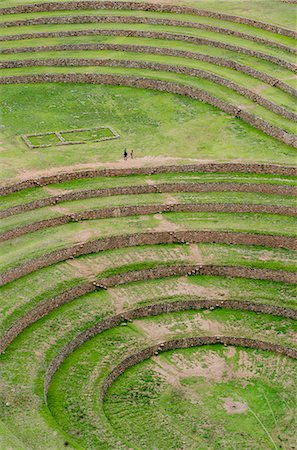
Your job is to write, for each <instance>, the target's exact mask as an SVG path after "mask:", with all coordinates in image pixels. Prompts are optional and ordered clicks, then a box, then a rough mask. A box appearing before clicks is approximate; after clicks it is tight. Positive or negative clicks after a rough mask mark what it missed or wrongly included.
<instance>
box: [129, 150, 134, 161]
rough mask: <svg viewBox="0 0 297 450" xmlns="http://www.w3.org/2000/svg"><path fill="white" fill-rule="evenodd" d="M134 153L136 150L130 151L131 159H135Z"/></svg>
mask: <svg viewBox="0 0 297 450" xmlns="http://www.w3.org/2000/svg"><path fill="white" fill-rule="evenodd" d="M133 153H134V150H131V152H130V158H131V159H133Z"/></svg>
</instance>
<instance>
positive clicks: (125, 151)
mask: <svg viewBox="0 0 297 450" xmlns="http://www.w3.org/2000/svg"><path fill="white" fill-rule="evenodd" d="M127 156H128V153H127V150H126V149H125V150H124V159H125V160H126V159H127Z"/></svg>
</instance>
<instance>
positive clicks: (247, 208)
mask: <svg viewBox="0 0 297 450" xmlns="http://www.w3.org/2000/svg"><path fill="white" fill-rule="evenodd" d="M163 212H225V213H226V212H228V213H230V212H234V213H261V214H280V215H286V216H295V217H296V216H297V208H294V207H288V206H277V205H261V204H259V205H258V204H237V203H222V204H220V203H174V204H153V205H150V204H147V205H135V206H115V207H112V208H100V209H93V210H87V211H83V212H80V213H73V214H64V215H62V216H61V215H60V216H58V217H53V218H50V219H45V220H41V221H36V222H32V223H29V224H28V225H24V226H20V227H16V228H13V229H10V230H8V231H4V232H2V233H0V242H4V241H8V240H10V239H15V238H17V237H20V236H24V235H25V234H28V233H33V232H35V231H39V230H44V229H48V228H52V227H57V226H60V225H65V224H67V223H69V222H81V221H84V220H95V219H106V218H112V217H127V216H133V215H145V214H156V213H163Z"/></svg>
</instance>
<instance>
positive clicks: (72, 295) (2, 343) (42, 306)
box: [0, 266, 297, 354]
mask: <svg viewBox="0 0 297 450" xmlns="http://www.w3.org/2000/svg"><path fill="white" fill-rule="evenodd" d="M189 267H191V268H193V266H176V267H172V266H171V267H167V268H154V269H149V270H150V272H149V271H148V270H143V271H138V272H127V273H125V274H124V278H125V283H129V282H131V279H132V280H133V281H135V277H136V276H137V277H138V278H137V281H139V278H140V277H141V280H140V281H145V280H146V278H145V276H146V275H149V277H148V278H147V279H158V278H161V277H163V276H165V275H166V270H167V273H170V275H168V276H174V275H183V274H187V275H188V274H189V273H190V272H191V273H192V271H193V270H191V271H190V272H189V271H188V269H189ZM216 267H219V266H216ZM174 269H177V271H176V272H175V271H174ZM168 270H169V272H168ZM195 270H196V269H195ZM152 271H153V272H152ZM172 273H173V275H172ZM152 275H153V276H152ZM116 277H117V276H114V277H109V278H106V279H105V281H104V280H97V281H96V282H89V283H82V284H80V285H77V286H75V287H72V288H70V289H67V290H66V291H64V292H62V293H60V294H58V295H56V296H55V297H52V298H50V299H46V300H44V301H42V302H41V303H39V304H38V305H37V306H35V307H34V308H32V309H31V310H30V311H28V312H27V313H25V314H24V315H23V316H21V317H20V318H19V319H17V320H15V321H14V322H13V323H12V325H11V326H10V327H9V328H8V329H7V330H6V331H5V332H4V333H3V335H2V336H1V339H0V354H1V353H3V352H5V350H6V349H7V348H8V346H9V345H10V344H11V343H12V342H13V341H14V339H16V337H17V336H18V335H19V334H20V333H22V332H23V331H24V330H25V329H26V328H28V327H29V326H30V325H32V324H33V323H35V322H37V321H38V320H40V319H41V318H43V317H45V316H46V315H48V314H49V313H50V312H51V311H54V310H55V309H57V308H59V307H60V306H62V305H64V304H66V303H69V302H71V301H73V300H75V299H77V298H79V297H82V296H83V295H86V294H89V293H91V292H94V291H95V290H97V289H98V287H99V288H100V289H102V288H103V287H102V286H105V285H104V284H102V283H103V282H105V283H107V282H108V284H109V287H113V286H117V284H123V283H122V282H121V283H119V279H118V278H116ZM121 281H122V280H121ZM105 288H106V286H105ZM209 308H210V309H214V308H224V309H230V310H240V311H254V312H258V313H262V314H271V315H275V316H280V317H285V318H290V319H294V320H297V310H295V309H292V308H283V307H280V306H273V305H267V304H261V303H253V302H249V301H238V300H218V299H207V300H201V299H199V300H197V299H196V300H193V299H192V298H191V300H182V301H174V302H171V303H169V302H166V303H163V304H160V303H158V304H153V305H148V306H144V307H141V308H137V309H134V310H130V311H123V312H121V313H119V314H117V315H115V316H112V317H110V318H108V319H106V320H104V321H100V322H98V323H96V324H95V325H94V326H93V327H92V328H91V330H93V331H91V330H90V329H89V330H88V331H87V332H86V333H87V335H88V336H89V335H90V334H91V335H92V336H93V335H94V334H93V333H95V334H98V332H102V331H105V330H106V329H109V328H112V327H113V326H115V325H119V324H120V323H121V322H123V321H125V320H133V319H136V318H140V317H150V316H154V315H158V314H163V313H169V312H174V311H184V310H189V309H209ZM82 334H84V332H83V333H82Z"/></svg>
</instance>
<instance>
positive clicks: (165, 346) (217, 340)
mask: <svg viewBox="0 0 297 450" xmlns="http://www.w3.org/2000/svg"><path fill="white" fill-rule="evenodd" d="M213 344H222V345H232V346H236V347H247V348H254V349H257V350H265V351H270V352H273V353H277V354H280V355H284V356H287V357H289V358H294V359H297V350H295V349H292V348H290V347H285V346H282V345H278V344H273V343H270V342H265V341H260V340H256V339H249V338H244V337H235V336H203V337H202V336H201V337H190V338H181V339H174V340H172V341H165V342H161V343H159V344H156V345H153V346H152V347H147V348H146V349H143V350H141V351H140V352H137V353H134V354H133V355H130V356H128V357H127V358H125V359H124V360H123V361H122V362H121V363H120V364H118V365H117V366H116V367H115V368H114V369H113V371H112V372H111V373H110V374H109V375H108V377H107V378H106V379H105V381H104V383H103V386H102V388H101V393H100V394H101V395H100V398H101V401H102V402H103V400H104V396H105V394H106V392H107V390H108V388H109V387H110V386H111V385H112V383H113V382H114V381H115V380H116V379H117V378H118V377H119V376H120V375H121V374H122V373H123V372H125V370H127V369H128V368H129V367H132V366H134V365H135V364H137V363H139V362H141V361H144V360H145V359H148V358H150V357H152V356H154V355H156V354H158V353H162V352H165V351H168V350H176V349H180V348H190V347H197V346H202V345H213ZM46 392H47V391H46V390H45V393H46Z"/></svg>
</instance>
